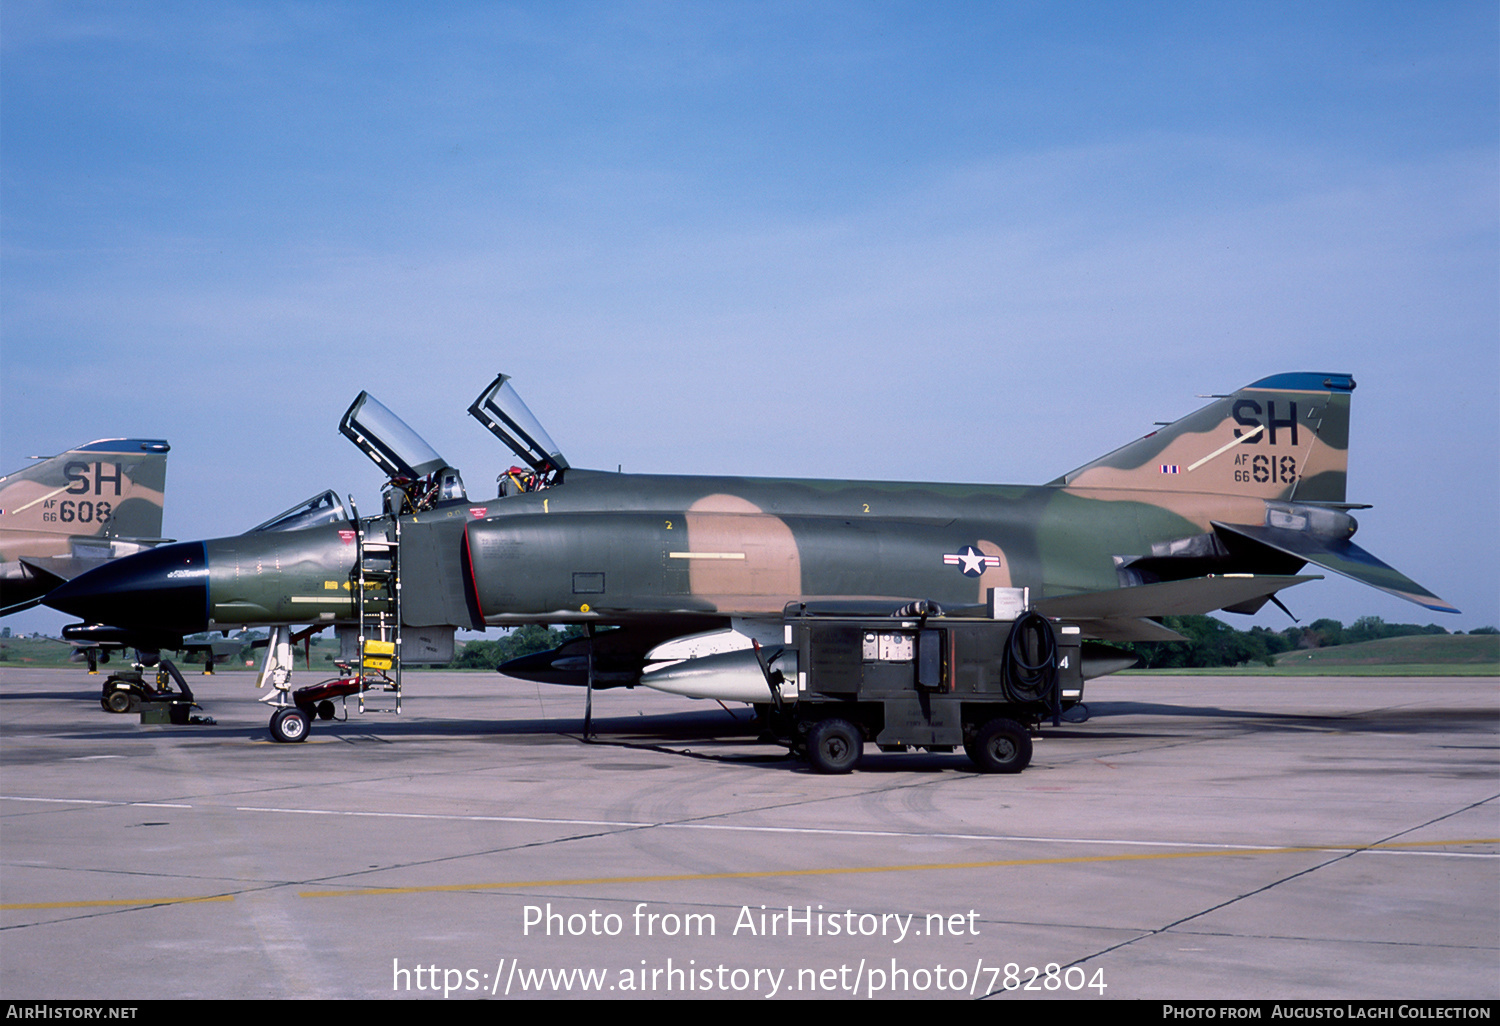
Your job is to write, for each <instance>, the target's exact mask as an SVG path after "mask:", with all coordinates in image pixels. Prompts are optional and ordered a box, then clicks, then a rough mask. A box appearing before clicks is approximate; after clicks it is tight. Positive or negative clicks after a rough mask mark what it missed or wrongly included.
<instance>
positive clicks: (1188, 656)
mask: <svg viewBox="0 0 1500 1026" xmlns="http://www.w3.org/2000/svg"><path fill="white" fill-rule="evenodd" d="M1162 624H1163V625H1164V626H1166V627H1169V628H1171V629H1172V630H1174V631H1176V632H1177V633H1178V634H1181V635H1183V636H1184V637H1185V638H1187V640H1186V641H1171V642H1162V643H1140V642H1134V643H1131V644H1128V645H1125V646H1124V647H1125V648H1127V649H1129V650H1130V651H1131V652H1134V653H1135V654H1136V655H1137V656H1138V657H1139V658H1140V660H1141V666H1143V667H1147V668H1150V669H1158V670H1161V669H1177V668H1185V667H1212V666H1242V665H1245V664H1248V663H1264V664H1265V665H1266V666H1271V665H1273V664H1274V662H1275V658H1276V656H1278V655H1280V654H1281V653H1283V652H1291V651H1293V650H1295V649H1307V648H1328V647H1329V646H1332V645H1353V644H1356V643H1358V642H1361V641H1377V640H1379V639H1381V638H1400V637H1406V636H1408V635H1413V634H1448V633H1449V632H1448V631H1447V630H1446V629H1445V628H1443V627H1439V626H1438V625H1437V624H1435V623H1429V624H1427V625H1425V626H1419V625H1417V624H1414V623H1386V622H1385V621H1384V620H1382V619H1381V618H1380V617H1378V616H1362V617H1360V618H1359V619H1358V620H1355V621H1354V623H1353V624H1351V625H1350V626H1348V627H1345V626H1344V625H1343V624H1342V623H1340V622H1339V621H1338V620H1333V619H1327V618H1325V619H1322V620H1314V621H1313V622H1312V623H1310V624H1308V625H1307V626H1306V627H1302V626H1297V627H1288V628H1286V629H1285V630H1279V631H1274V630H1271V629H1270V628H1269V627H1252V628H1250V629H1249V630H1248V631H1239V630H1235V629H1234V628H1233V627H1231V626H1229V624H1227V623H1225V622H1224V621H1223V620H1218V619H1215V618H1214V617H1212V616H1202V615H1196V616H1168V617H1164V618H1163V620H1162ZM1459 633H1462V632H1459ZM1470 633H1472V634H1497V633H1500V631H1497V630H1496V628H1494V627H1480V628H1478V629H1477V630H1474V631H1471V632H1470Z"/></svg>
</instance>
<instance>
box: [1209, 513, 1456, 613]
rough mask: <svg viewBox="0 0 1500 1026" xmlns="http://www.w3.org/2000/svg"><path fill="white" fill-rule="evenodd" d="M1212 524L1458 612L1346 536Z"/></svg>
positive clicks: (1423, 603)
mask: <svg viewBox="0 0 1500 1026" xmlns="http://www.w3.org/2000/svg"><path fill="white" fill-rule="evenodd" d="M1213 525H1214V527H1215V528H1216V529H1218V530H1220V531H1224V532H1226V533H1228V534H1233V535H1238V536H1240V537H1241V538H1248V539H1250V540H1251V541H1253V542H1257V543H1259V544H1261V545H1264V546H1266V547H1267V548H1270V549H1275V550H1276V551H1277V552H1284V553H1286V554H1287V555H1289V556H1295V557H1297V558H1298V559H1301V560H1304V561H1305V562H1308V563H1312V564H1314V565H1316V566H1320V567H1322V568H1323V569H1325V570H1332V571H1333V572H1334V573H1336V574H1343V575H1344V576H1345V577H1350V578H1353V579H1354V580H1356V581H1359V582H1360V583H1361V584H1368V585H1370V587H1372V588H1379V589H1380V590H1381V591H1384V592H1388V593H1389V594H1392V595H1395V596H1396V597H1397V598H1404V599H1406V600H1407V601H1408V602H1415V603H1416V604H1417V605H1419V606H1425V607H1426V608H1428V609H1433V610H1436V611H1437V612H1439V613H1456V612H1458V610H1457V609H1455V608H1454V607H1453V606H1451V605H1449V604H1448V603H1447V602H1444V601H1443V600H1442V599H1440V598H1438V597H1437V596H1436V595H1434V594H1433V593H1432V592H1430V591H1428V590H1427V589H1426V588H1424V587H1422V586H1421V585H1420V584H1418V583H1417V582H1416V581H1414V580H1412V579H1411V578H1410V577H1407V576H1406V575H1405V574H1403V573H1401V571H1399V570H1397V569H1396V568H1395V567H1392V566H1390V565H1389V564H1387V563H1384V562H1382V561H1381V560H1379V559H1376V558H1375V557H1374V556H1372V555H1370V553H1368V552H1366V551H1365V550H1364V549H1362V548H1360V547H1359V546H1358V545H1356V544H1354V543H1353V542H1352V541H1349V540H1348V539H1347V538H1344V539H1330V538H1327V537H1320V536H1319V535H1316V534H1311V533H1309V532H1305V531H1293V530H1288V529H1286V528H1281V527H1267V526H1263V525H1255V526H1251V525H1248V524H1223V523H1220V522H1218V521H1217V520H1216V521H1214V522H1213Z"/></svg>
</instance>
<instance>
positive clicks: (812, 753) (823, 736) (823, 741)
mask: <svg viewBox="0 0 1500 1026" xmlns="http://www.w3.org/2000/svg"><path fill="white" fill-rule="evenodd" d="M864 747H865V739H864V737H863V736H862V735H861V734H860V732H859V728H858V727H856V726H855V725H854V724H852V723H850V722H849V721H848V720H840V719H832V720H822V721H820V722H819V723H818V725H817V726H815V727H813V729H812V730H811V731H809V732H808V735H807V754H808V758H810V759H811V760H812V764H813V769H815V770H817V771H818V772H819V773H848V772H849V771H850V770H852V769H853V768H854V767H855V765H857V764H858V763H859V757H860V756H861V755H862V754H864Z"/></svg>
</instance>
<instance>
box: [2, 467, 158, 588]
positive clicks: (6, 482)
mask: <svg viewBox="0 0 1500 1026" xmlns="http://www.w3.org/2000/svg"><path fill="white" fill-rule="evenodd" d="M170 449H171V447H170V446H169V445H167V443H166V442H164V441H161V440H160V439H140V438H110V439H104V440H101V441H97V442H90V443H89V444H87V445H81V446H79V447H78V448H77V449H71V450H69V451H68V452H65V453H63V454H62V455H61V456H53V457H51V458H50V459H45V460H43V461H42V462H41V463H35V464H33V465H31V466H29V467H26V468H25V469H23V470H18V471H16V472H15V473H13V474H7V475H5V476H4V477H0V616H4V615H6V614H8V613H15V612H19V611H20V610H22V609H29V608H31V607H32V606H34V605H36V604H37V603H38V602H40V601H41V600H42V597H43V596H44V595H46V594H47V592H49V591H51V590H52V589H53V588H55V587H56V586H57V585H59V584H62V583H63V582H64V581H66V580H69V579H71V578H73V577H77V576H78V575H79V574H81V573H83V572H84V571H86V570H92V569H93V568H94V567H97V566H100V565H101V564H103V563H106V562H108V561H109V560H112V559H118V558H119V557H121V556H127V555H131V554H133V553H136V552H140V551H142V550H144V549H147V548H150V547H151V546H153V545H158V544H161V543H162V542H163V541H166V540H167V539H164V538H162V537H161V511H162V499H163V493H164V492H165V491H166V486H167V453H168V451H169V450H170Z"/></svg>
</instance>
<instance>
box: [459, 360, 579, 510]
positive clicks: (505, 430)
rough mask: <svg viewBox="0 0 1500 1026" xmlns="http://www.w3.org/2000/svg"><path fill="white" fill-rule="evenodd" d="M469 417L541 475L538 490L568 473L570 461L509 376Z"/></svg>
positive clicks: (471, 409)
mask: <svg viewBox="0 0 1500 1026" xmlns="http://www.w3.org/2000/svg"><path fill="white" fill-rule="evenodd" d="M469 416H471V417H473V418H474V419H475V420H477V421H479V423H481V424H483V425H484V426H485V428H486V429H487V430H488V431H489V432H490V433H491V434H492V435H494V436H495V437H496V438H498V439H500V441H502V442H504V443H505V444H506V446H507V447H508V448H509V449H510V450H511V452H513V453H515V454H516V455H517V456H519V457H520V458H521V459H523V460H525V461H526V464H527V465H528V466H529V467H531V469H532V470H534V471H535V472H536V473H537V474H538V475H540V477H541V478H542V479H543V481H542V483H541V484H540V485H539V487H545V485H546V484H549V483H551V478H552V476H553V475H561V474H562V472H563V471H565V470H567V469H568V461H567V460H566V459H564V458H563V455H562V453H561V452H559V451H558V447H557V443H556V442H554V441H552V438H551V437H550V436H549V435H548V434H547V431H546V429H545V428H543V427H542V425H541V422H540V421H538V420H537V419H536V417H534V416H533V415H532V413H531V410H529V409H527V407H526V404H525V403H524V402H522V401H521V397H520V396H519V395H517V394H516V390H515V389H514V388H512V387H511V385H510V375H508V374H501V375H500V376H498V377H497V378H495V380H494V381H492V382H490V384H489V387H487V388H486V389H485V390H484V391H483V392H481V393H480V394H479V398H478V399H475V400H474V404H473V405H472V406H470V407H469Z"/></svg>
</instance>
